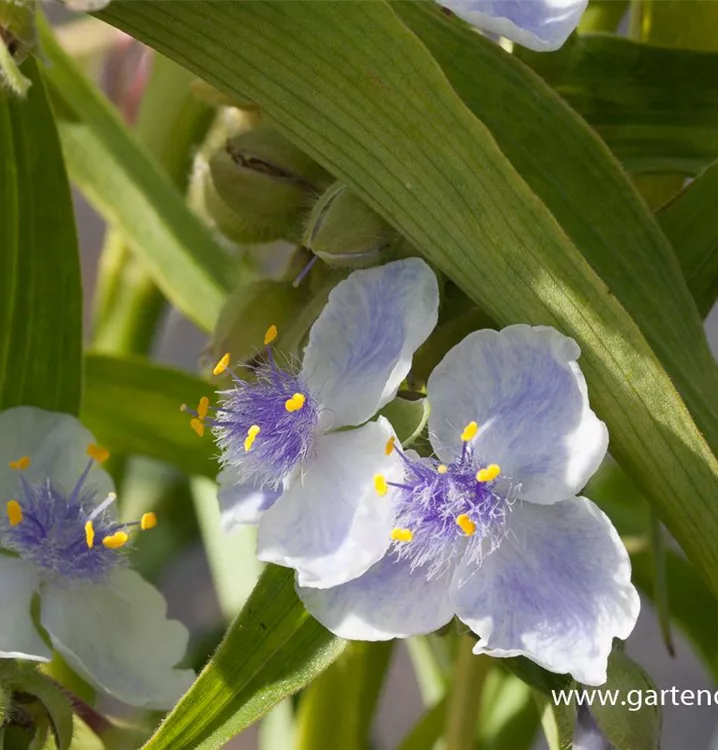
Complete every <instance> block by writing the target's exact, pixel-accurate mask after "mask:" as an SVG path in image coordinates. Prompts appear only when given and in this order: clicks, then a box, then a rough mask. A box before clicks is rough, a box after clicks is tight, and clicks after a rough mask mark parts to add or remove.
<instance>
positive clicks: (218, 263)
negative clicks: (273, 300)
mask: <svg viewBox="0 0 718 750" xmlns="http://www.w3.org/2000/svg"><path fill="white" fill-rule="evenodd" d="M41 38H42V47H43V51H44V53H45V55H46V56H47V59H48V63H49V65H48V67H47V68H46V69H45V70H44V74H45V77H46V80H47V81H48V84H49V85H50V87H51V89H52V93H53V96H54V97H55V98H56V99H57V100H58V101H59V102H60V106H59V107H58V108H57V109H58V117H59V128H60V137H61V139H62V148H63V153H64V155H65V160H66V162H67V165H68V169H69V171H70V174H71V176H72V179H73V181H74V182H75V183H77V185H78V186H79V187H80V189H81V190H82V191H83V192H84V193H85V194H86V195H87V197H88V198H89V199H90V201H91V202H92V203H93V204H94V205H95V207H96V208H97V209H98V210H99V211H100V213H101V214H102V215H103V216H104V217H105V218H106V219H107V220H108V221H109V222H110V223H111V224H113V225H115V226H116V227H117V229H119V230H120V231H121V232H122V234H123V235H124V236H125V237H126V239H127V241H128V242H129V243H130V245H131V247H132V249H133V251H134V252H135V253H136V254H137V256H138V257H139V258H141V259H142V260H143V262H144V263H145V264H146V266H147V269H148V271H149V272H150V273H151V275H152V277H153V279H154V280H155V282H156V283H157V285H158V286H159V287H160V289H161V290H162V291H163V293H164V294H165V296H166V297H167V298H168V299H169V300H170V301H172V302H173V303H174V304H175V305H177V307H178V308H179V309H180V310H181V311H182V312H183V313H184V314H185V315H187V317H188V318H190V319H191V320H193V321H194V322H195V323H197V324H198V325H199V326H200V327H202V328H204V329H205V330H208V331H209V330H211V329H212V327H213V326H214V323H215V321H216V319H217V316H218V315H219V310H220V308H221V306H222V303H223V302H224V299H225V296H226V293H227V290H228V288H229V286H230V284H231V281H232V276H233V274H234V271H233V264H232V262H231V260H230V258H229V256H228V255H227V254H226V253H225V252H224V250H222V248H220V247H219V245H217V243H215V242H214V240H213V239H212V238H211V236H210V234H209V232H208V230H206V229H205V228H204V227H203V226H202V225H201V223H200V221H199V219H198V218H197V217H196V216H194V215H193V214H192V213H191V212H190V210H189V209H188V208H187V207H186V206H185V204H184V201H183V199H182V196H181V195H180V194H179V192H178V191H177V189H176V188H175V187H174V186H173V185H172V184H171V182H170V180H169V178H168V177H167V175H166V174H163V172H162V170H161V169H160V168H159V167H158V165H157V164H156V163H155V162H154V160H153V159H152V157H151V156H150V155H149V153H147V150H146V148H145V147H143V146H142V145H140V143H138V141H137V140H136V138H134V137H133V136H132V134H131V133H129V131H128V130H127V128H126V127H125V126H124V124H123V123H122V122H121V120H120V118H119V116H118V115H117V113H116V112H115V111H114V110H113V109H112V107H111V105H110V104H109V102H107V100H106V99H105V98H104V97H103V96H102V94H100V92H99V91H98V90H97V89H96V88H95V87H94V86H92V84H90V82H89V81H88V80H87V79H86V78H85V77H84V76H83V75H82V73H81V72H80V71H79V70H78V69H77V68H76V66H75V64H74V62H73V61H72V60H71V59H70V58H69V57H68V56H67V55H66V54H65V53H64V52H63V51H62V50H61V49H60V47H59V45H58V44H57V42H56V41H55V40H54V39H53V37H52V35H51V34H50V33H49V32H48V30H47V28H46V25H45V24H43V25H42V33H41Z"/></svg>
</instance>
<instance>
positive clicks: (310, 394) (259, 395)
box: [193, 258, 438, 586]
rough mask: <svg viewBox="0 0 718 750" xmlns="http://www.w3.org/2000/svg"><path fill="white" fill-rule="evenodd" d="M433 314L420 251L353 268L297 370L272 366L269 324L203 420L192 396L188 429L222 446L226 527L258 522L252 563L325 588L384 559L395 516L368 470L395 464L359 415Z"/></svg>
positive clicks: (382, 425) (395, 379) (376, 429)
mask: <svg viewBox="0 0 718 750" xmlns="http://www.w3.org/2000/svg"><path fill="white" fill-rule="evenodd" d="M437 309H438V287H437V282H436V277H435V276H434V273H433V272H432V271H431V269H430V268H429V267H428V266H427V265H426V263H424V262H423V261H422V260H419V259H418V258H408V259H405V260H400V261H395V262H393V263H389V264H387V265H385V266H380V267H377V268H371V269H367V270H361V271H355V272H353V273H352V274H350V275H349V277H348V278H347V279H345V280H344V281H342V282H341V283H339V284H338V285H337V286H336V287H335V288H334V289H333V290H332V292H331V294H330V295H329V300H328V302H327V304H326V306H325V308H324V310H323V311H322V313H321V315H320V316H319V318H318V319H317V321H316V322H315V323H314V325H313V326H312V329H311V331H310V334H309V343H308V345H307V347H306V349H305V351H304V357H303V361H302V363H301V367H300V368H299V369H298V372H296V371H287V370H285V369H283V368H281V367H280V366H279V365H278V364H277V362H276V361H275V358H274V355H273V353H272V349H271V343H272V340H273V339H274V337H275V336H276V329H274V328H273V327H272V328H270V330H269V331H268V332H267V336H266V338H265V344H266V345H267V360H268V362H267V364H266V365H259V366H258V367H255V368H254V373H253V374H254V376H255V378H254V380H252V381H245V380H241V379H240V378H239V377H237V376H236V375H233V385H232V387H231V388H229V389H228V390H225V391H222V392H220V405H219V407H218V408H217V411H216V413H215V414H214V416H213V417H208V416H207V409H208V402H207V401H206V400H203V402H202V403H200V406H199V408H198V409H197V412H196V416H195V419H194V420H193V426H194V427H195V429H196V430H197V431H198V432H202V431H203V429H204V424H205V423H208V424H210V425H211V426H212V429H213V431H214V434H215V436H216V438H217V442H218V445H219V446H220V448H221V451H222V462H223V465H224V468H223V471H222V472H221V473H220V475H219V477H218V480H219V484H220V490H219V501H220V505H221V508H222V511H223V524H224V527H225V529H231V528H234V527H236V526H239V525H245V524H256V523H259V533H258V539H257V555H258V557H259V558H260V559H261V560H265V561H268V562H275V563H278V564H280V565H286V566H289V567H293V568H296V569H297V571H298V574H299V579H300V581H301V582H302V583H303V584H307V585H313V586H333V585H336V584H338V583H343V582H344V581H347V580H350V579H351V578H354V577H356V576H358V575H360V574H361V573H363V572H364V571H365V570H367V569H368V568H369V567H370V566H371V565H372V564H374V563H375V562H376V561H377V560H379V559H380V558H381V557H382V556H383V555H384V553H385V552H386V549H387V547H388V545H389V543H390V541H389V537H388V533H389V531H390V530H391V524H392V521H393V518H392V514H391V509H390V507H389V506H387V505H386V504H381V503H377V502H376V497H375V494H374V488H373V480H372V477H373V476H374V474H376V473H386V474H387V475H388V476H394V474H396V475H397V476H396V478H398V476H399V475H400V473H401V469H400V467H396V465H395V461H394V458H393V457H392V456H390V455H389V454H388V453H387V451H386V450H385V446H386V444H387V441H389V440H390V439H393V437H392V436H393V431H392V428H391V425H390V424H389V423H388V421H387V420H386V419H384V418H379V419H377V420H376V421H373V422H367V420H369V419H371V418H372V417H373V416H374V415H375V414H376V412H377V411H378V410H379V409H381V407H382V406H384V405H385V404H387V403H388V402H389V401H390V400H391V399H392V398H393V397H394V396H395V395H396V392H397V389H398V388H399V385H400V384H401V381H402V380H403V379H404V377H405V376H406V375H407V373H408V372H409V368H410V365H411V358H412V355H413V353H414V351H415V350H416V349H417V347H418V346H419V345H420V344H421V343H422V342H423V341H424V340H425V339H426V337H427V336H428V335H429V333H430V332H431V330H432V329H433V327H434V326H435V325H436V319H437ZM228 362H229V355H226V357H225V358H223V360H222V361H220V363H219V365H218V366H217V368H215V372H219V371H221V370H223V369H225V368H226V367H227V365H228ZM295 369H296V368H295ZM365 423H366V424H365ZM358 425H361V426H359V427H357V426H358ZM347 427H356V429H351V430H347V429H344V428H347ZM392 472H394V474H392ZM376 529H380V530H381V532H382V533H379V534H376ZM384 532H385V533H384Z"/></svg>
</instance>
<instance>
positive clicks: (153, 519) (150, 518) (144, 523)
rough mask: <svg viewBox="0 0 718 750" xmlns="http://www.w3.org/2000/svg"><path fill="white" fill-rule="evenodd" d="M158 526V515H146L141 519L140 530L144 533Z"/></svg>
mask: <svg viewBox="0 0 718 750" xmlns="http://www.w3.org/2000/svg"><path fill="white" fill-rule="evenodd" d="M155 526H157V514H156V513H144V514H143V515H142V518H141V519H140V528H141V529H142V531H147V530H148V529H154V527H155Z"/></svg>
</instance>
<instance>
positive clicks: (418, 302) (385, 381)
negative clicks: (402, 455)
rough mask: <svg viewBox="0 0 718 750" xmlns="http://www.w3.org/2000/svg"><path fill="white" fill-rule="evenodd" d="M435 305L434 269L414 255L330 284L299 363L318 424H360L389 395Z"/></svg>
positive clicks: (429, 324) (430, 325) (433, 315)
mask: <svg viewBox="0 0 718 750" xmlns="http://www.w3.org/2000/svg"><path fill="white" fill-rule="evenodd" d="M438 306H439V290H438V286H437V282H436V276H435V275H434V273H433V271H432V270H431V269H430V268H429V266H427V265H426V263H424V261H422V260H419V259H418V258H408V259H406V260H399V261H395V262H394V263H388V264H387V265H385V266H380V267H378V268H369V269H366V270H362V271H354V272H353V273H352V274H351V275H350V276H349V278H347V279H345V280H344V281H342V282H341V283H340V284H338V285H337V286H336V288H335V289H333V290H332V293H331V294H330V295H329V301H328V302H327V304H326V307H325V308H324V310H323V311H322V314H321V315H320V316H319V318H318V319H317V321H316V323H315V324H314V325H313V326H312V330H311V332H310V334H309V344H308V345H307V348H306V350H305V352H304V362H303V365H302V376H303V378H304V380H305V382H306V383H307V385H308V387H309V390H310V392H311V393H312V395H313V396H314V398H315V399H316V400H317V401H318V402H319V403H320V404H321V407H322V409H323V411H322V414H321V417H320V427H321V428H322V429H331V428H338V427H344V426H346V425H359V424H362V422H366V421H367V420H368V419H370V418H371V417H372V416H374V414H375V413H376V412H377V411H378V410H379V409H380V408H381V407H382V406H384V404H386V403H388V402H389V401H391V399H392V398H394V396H395V395H396V392H397V389H398V388H399V385H400V384H401V381H402V380H403V379H404V378H405V377H406V375H407V373H408V372H409V368H410V367H411V358H412V356H413V354H414V352H415V351H416V349H417V348H418V347H419V346H420V345H421V344H422V343H423V342H424V340H425V339H426V338H427V336H428V335H429V334H430V333H431V331H432V329H433V328H434V326H435V325H436V319H437V311H438Z"/></svg>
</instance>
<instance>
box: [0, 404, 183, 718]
mask: <svg viewBox="0 0 718 750" xmlns="http://www.w3.org/2000/svg"><path fill="white" fill-rule="evenodd" d="M106 457H107V452H106V451H104V450H103V449H102V448H100V447H98V446H97V445H95V443H94V439H93V437H92V435H91V434H90V433H89V432H88V431H87V430H86V429H85V428H84V427H83V426H82V425H81V424H80V422H79V421H78V420H77V419H75V418H74V417H71V416H69V415H67V414H58V413H55V412H48V411H44V410H42V409H36V408H34V407H28V406H21V407H18V408H14V409H8V410H6V411H3V412H0V500H1V501H2V509H3V510H4V513H3V515H2V518H1V519H0V657H2V658H8V659H13V658H14V659H29V660H33V661H48V660H49V659H50V658H51V656H52V652H51V646H52V648H55V649H56V650H57V651H58V652H59V653H60V654H61V655H62V656H63V657H64V659H65V660H66V661H67V662H68V664H69V665H70V666H71V667H72V668H73V669H74V670H75V671H76V672H77V673H78V674H79V675H81V676H82V677H84V678H85V679H86V680H88V681H89V682H90V683H92V684H93V685H95V686H97V687H98V688H100V689H102V690H105V691H106V692H107V693H109V694H110V695H113V696H115V697H116V698H119V699H120V700H122V701H124V702H126V703H130V704H133V705H137V706H142V707H146V708H156V709H162V708H169V707H171V706H172V705H173V704H174V703H175V702H176V700H177V699H178V698H179V697H180V696H181V695H182V693H184V692H185V691H186V690H187V688H188V687H189V685H190V684H191V682H192V680H193V679H194V674H193V672H191V671H189V670H178V669H174V668H173V667H174V665H175V664H176V663H177V662H178V661H179V660H180V659H181V658H182V657H183V656H184V652H185V649H186V646H187V637H188V635H187V630H186V629H185V628H184V626H183V625H181V624H180V623H179V622H176V621H174V620H167V619H166V609H167V607H166V604H165V600H164V598H163V597H162V595H161V594H160V593H159V592H158V591H157V590H156V589H155V588H154V587H153V586H151V585H150V584H149V583H147V582H146V581H144V580H143V579H142V578H141V577H140V576H139V575H138V574H137V573H136V572H134V571H133V570H131V569H130V568H129V567H128V565H127V558H126V555H125V554H124V551H125V545H126V543H127V542H128V541H129V539H130V532H131V531H132V530H133V528H134V527H141V528H142V529H146V528H151V527H152V526H153V525H154V524H155V521H156V519H155V518H154V515H153V514H145V516H143V519H142V521H141V522H137V523H136V524H121V523H118V522H117V521H116V520H115V518H114V516H113V513H112V510H113V508H112V503H113V501H114V499H115V494H114V492H113V491H112V490H113V487H112V480H111V479H110V477H109V475H108V474H107V473H106V472H105V471H103V470H102V469H101V468H100V467H99V466H98V464H99V463H101V462H102V461H103V460H104V459H105V458H106ZM35 597H37V599H38V603H39V607H38V614H37V619H38V623H39V624H40V625H42V628H43V629H44V630H45V631H46V633H47V635H48V637H49V639H50V644H51V646H50V645H49V644H48V643H46V641H45V640H44V638H43V636H42V635H41V634H40V632H38V629H37V628H36V626H35V623H34V621H33V614H32V612H31V609H32V602H33V599H34V598H35Z"/></svg>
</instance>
